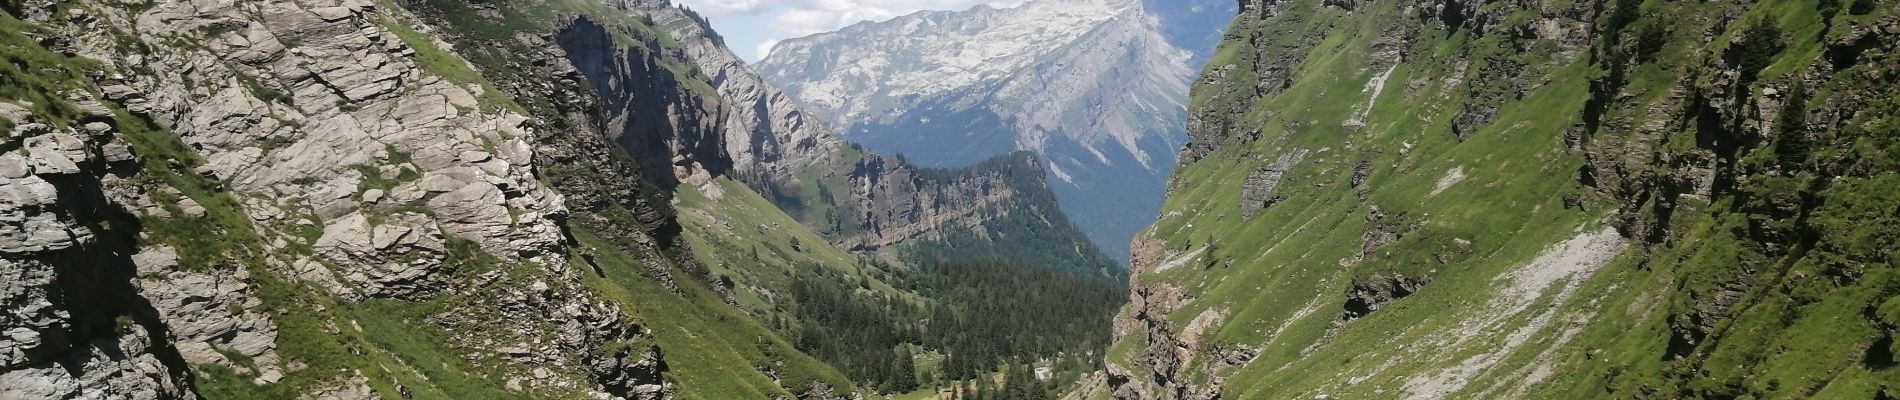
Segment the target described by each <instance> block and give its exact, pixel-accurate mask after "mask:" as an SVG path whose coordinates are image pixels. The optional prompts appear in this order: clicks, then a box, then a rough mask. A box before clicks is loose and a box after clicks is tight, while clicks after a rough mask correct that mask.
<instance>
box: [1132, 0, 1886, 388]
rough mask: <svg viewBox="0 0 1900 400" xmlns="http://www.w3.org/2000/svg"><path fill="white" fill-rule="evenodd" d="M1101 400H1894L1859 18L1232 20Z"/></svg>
mask: <svg viewBox="0 0 1900 400" xmlns="http://www.w3.org/2000/svg"><path fill="white" fill-rule="evenodd" d="M1243 4H1244V10H1243V11H1242V15H1241V16H1239V18H1238V19H1237V20H1236V21H1235V22H1234V25H1233V26H1232V28H1231V30H1230V32H1229V33H1228V36H1227V42H1226V44H1224V45H1223V46H1222V47H1221V49H1220V51H1219V53H1218V55H1217V56H1216V57H1215V59H1214V60H1213V61H1212V62H1211V64H1210V65H1209V67H1208V69H1207V70H1206V71H1205V73H1204V76H1203V79H1202V81H1201V82H1200V84H1199V85H1198V86H1197V87H1196V89H1195V92H1194V96H1193V97H1194V105H1193V107H1192V109H1191V114H1192V116H1191V118H1190V119H1191V120H1190V122H1189V124H1190V125H1189V130H1190V135H1191V136H1192V143H1190V144H1189V146H1188V148H1187V149H1186V150H1184V151H1183V155H1182V159H1183V160H1185V162H1186V163H1185V164H1184V165H1183V166H1182V167H1181V168H1180V170H1179V171H1178V172H1177V173H1176V174H1175V176H1174V178H1173V183H1172V184H1171V190H1172V194H1171V195H1170V197H1169V201H1168V205H1167V207H1166V208H1165V210H1164V215H1163V216H1162V217H1161V218H1160V219H1159V221H1157V223H1156V224H1155V225H1154V227H1152V228H1151V229H1150V230H1149V231H1148V232H1147V233H1146V234H1145V235H1143V236H1142V238H1140V239H1138V240H1137V241H1136V243H1135V245H1134V249H1133V259H1134V260H1135V262H1134V266H1135V268H1134V271H1133V274H1134V278H1133V280H1134V282H1135V285H1134V289H1133V296H1134V297H1133V298H1132V301H1133V302H1132V303H1131V305H1130V306H1129V307H1127V308H1125V309H1124V310H1123V313H1122V316H1121V318H1120V319H1119V320H1118V322H1117V324H1116V327H1115V333H1116V337H1117V341H1116V345H1115V347H1114V348H1113V350H1112V351H1111V352H1110V356H1109V363H1110V366H1109V372H1110V376H1109V377H1108V379H1107V380H1108V382H1110V383H1111V384H1112V385H1113V387H1112V388H1111V389H1112V391H1113V394H1114V395H1115V397H1117V398H1163V399H1205V398H1216V397H1219V398H1325V397H1331V398H1629V397H1644V398H1649V397H1658V398H1678V397H1689V398H1810V397H1811V398H1890V397H1894V396H1897V395H1900V387H1896V385H1895V384H1894V382H1900V370H1896V369H1894V368H1893V366H1894V361H1893V356H1892V354H1893V351H1894V350H1895V349H1896V348H1895V347H1894V346H1895V345H1894V342H1893V338H1894V336H1895V329H1896V327H1897V326H1900V324H1897V322H1900V315H1896V314H1895V310H1900V300H1895V299H1896V296H1895V295H1896V294H1900V269H1896V268H1894V264H1893V256H1894V250H1893V249H1894V247H1893V244H1894V243H1892V240H1893V239H1892V237H1894V233H1896V232H1900V225H1895V222H1896V221H1897V220H1896V219H1895V218H1896V214H1895V210H1896V209H1900V208H1897V207H1900V198H1897V197H1895V196H1894V193H1896V190H1897V189H1900V187H1896V186H1895V185H1896V184H1900V176H1897V175H1896V174H1895V171H1896V165H1895V161H1896V160H1900V158H1895V157H1896V154H1897V153H1895V150H1893V149H1892V147H1891V146H1890V145H1891V141H1892V140H1893V139H1894V138H1895V132H1896V128H1897V125H1895V123H1896V121H1900V118H1896V116H1895V114H1894V111H1895V107H1896V106H1900V103H1896V102H1895V100H1894V99H1895V97H1894V95H1895V94H1896V93H1895V89H1894V88H1895V87H1896V86H1895V85H1894V83H1895V82H1896V76H1897V74H1900V59H1896V58H1895V57H1896V56H1895V53H1894V43H1896V39H1897V38H1900V36H1897V35H1900V14H1896V13H1895V12H1894V10H1895V8H1894V5H1893V4H1891V3H1886V2H1877V1H1838V2H1836V1H1828V2H1820V3H1816V2H1805V1H1761V2H1749V3H1679V2H1661V1H1648V2H1644V1H1640V0H1624V1H1613V2H1526V1H1486V2H1475V3H1474V2H1461V1H1426V2H1375V1H1333V0H1326V1H1319V0H1313V1H1304V0H1292V1H1272V0H1266V1H1258V0H1256V1H1247V2H1244V3H1243Z"/></svg>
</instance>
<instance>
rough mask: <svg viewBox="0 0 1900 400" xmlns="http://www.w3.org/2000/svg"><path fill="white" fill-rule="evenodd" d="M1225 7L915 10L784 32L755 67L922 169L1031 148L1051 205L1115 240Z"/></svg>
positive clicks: (1167, 146) (1103, 239)
mask: <svg viewBox="0 0 1900 400" xmlns="http://www.w3.org/2000/svg"><path fill="white" fill-rule="evenodd" d="M1236 7H1237V6H1236V4H1235V3H1234V2H1231V1H1214V0H1194V1H1190V2H1188V4H1181V3H1179V2H1160V1H1148V2H1142V1H1137V0H1039V1H1032V2H1029V3H1027V4H1024V5H1022V6H1019V7H1014V8H1004V9H998V8H992V7H977V8H973V9H970V10H966V11H959V12H923V13H917V14H912V15H909V16H905V17H900V18H896V19H893V20H890V21H884V22H876V23H861V24H857V25H853V26H850V27H847V28H845V29H843V30H840V31H837V32H830V33H822V34H818V35H813V36H809V37H805V38H799V39H793V40H787V41H785V42H784V43H781V44H780V45H779V46H778V47H777V48H776V49H774V50H773V51H772V53H771V55H769V56H768V57H766V59H764V60H762V61H761V62H760V63H759V64H758V65H757V66H756V67H757V69H758V70H759V72H760V73H761V74H762V75H764V77H765V79H766V80H767V81H769V82H771V83H773V84H775V85H777V86H779V87H780V88H781V89H783V90H785V92H786V93H787V94H790V95H792V96H793V97H795V98H797V99H799V101H800V102H802V103H804V104H805V106H806V107H805V110H807V111H808V112H811V113H814V114H815V115H816V116H817V117H819V118H820V119H822V120H824V121H826V122H827V123H829V124H831V125H832V126H834V127H836V128H837V129H839V130H840V131H842V132H845V133H846V136H847V137H849V138H850V139H852V140H854V141H857V142H859V143H862V144H864V145H865V146H866V147H868V148H870V149H872V150H875V151H878V152H884V153H902V154H904V155H906V156H907V157H908V158H909V159H910V160H912V161H915V162H918V163H920V164H922V165H926V166H936V167H953V166H963V165H970V164H975V163H978V162H981V161H983V160H986V159H989V158H991V157H995V156H997V155H1001V154H1007V153H1009V152H1011V151H1016V150H1029V151H1034V152H1037V153H1040V154H1042V155H1043V157H1042V158H1043V160H1044V163H1045V164H1046V165H1045V169H1046V170H1047V174H1048V175H1049V178H1050V179H1049V180H1050V182H1051V184H1052V186H1054V188H1055V190H1056V194H1057V197H1058V198H1059V200H1060V201H1061V203H1062V208H1063V210H1064V211H1065V212H1066V213H1068V214H1069V215H1070V217H1071V218H1072V219H1073V220H1075V221H1076V223H1077V224H1078V225H1080V226H1081V227H1082V229H1083V230H1084V231H1085V232H1086V233H1087V234H1088V235H1089V237H1090V239H1091V240H1094V241H1095V242H1096V243H1097V244H1098V245H1100V246H1102V247H1103V248H1105V249H1121V248H1124V247H1125V246H1127V244H1128V241H1129V239H1130V238H1132V237H1133V235H1134V233H1135V231H1137V230H1139V229H1141V228H1142V227H1143V226H1146V225H1147V224H1148V223H1149V222H1151V221H1152V219H1153V218H1154V216H1155V213H1156V212H1157V211H1158V210H1159V209H1160V207H1161V202H1162V197H1163V192H1164V190H1163V188H1164V186H1165V182H1166V180H1167V177H1168V174H1169V173H1170V172H1171V171H1172V169H1173V166H1174V164H1175V152H1176V150H1178V149H1179V148H1180V146H1181V145H1182V144H1183V143H1184V141H1185V138H1186V136H1185V134H1184V133H1183V132H1182V127H1183V126H1185V122H1184V115H1185V113H1184V110H1185V109H1186V103H1187V88H1188V84H1189V83H1190V82H1191V81H1192V79H1193V77H1194V76H1195V75H1196V74H1197V73H1198V72H1199V70H1200V66H1201V65H1200V64H1201V61H1202V60H1204V59H1206V58H1207V56H1208V55H1209V54H1210V53H1211V52H1212V48H1213V46H1214V44H1216V43H1218V41H1219V39H1220V35H1221V32H1222V31H1223V30H1224V29H1225V28H1226V26H1227V21H1228V20H1229V19H1231V18H1232V16H1233V15H1234V13H1235V12H1236V11H1235V8H1236ZM1110 253H1111V254H1113V255H1115V256H1116V257H1118V258H1119V257H1125V255H1124V254H1121V253H1122V252H1121V251H1114V250H1111V251H1110Z"/></svg>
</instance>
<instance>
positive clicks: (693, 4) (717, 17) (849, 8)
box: [675, 0, 1023, 61]
mask: <svg viewBox="0 0 1900 400" xmlns="http://www.w3.org/2000/svg"><path fill="white" fill-rule="evenodd" d="M675 1H676V2H678V3H680V4H684V5H686V6H687V7H690V8H692V9H693V10H697V11H699V13H700V14H703V15H705V16H706V18H708V19H711V20H712V23H713V29H717V30H719V34H720V35H722V36H725V38H726V45H727V46H730V47H732V51H733V52H735V53H739V56H740V57H744V58H745V59H746V60H747V61H758V60H759V58H762V57H764V56H765V51H766V50H767V49H770V48H771V46H772V45H774V44H777V43H778V42H779V41H780V40H785V39H790V38H796V37H803V36H807V35H811V34H814V33H821V32H830V31H834V30H838V29H839V28H843V27H845V26H849V25H851V24H855V23H858V22H862V21H883V20H887V19H891V18H895V17H898V16H902V15H907V14H910V13H914V12H918V11H924V10H963V9H968V8H970V7H974V6H976V5H978V4H988V5H991V6H995V7H1012V6H1016V5H1018V4H1022V3H1023V0H675Z"/></svg>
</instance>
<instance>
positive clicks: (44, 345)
mask: <svg viewBox="0 0 1900 400" xmlns="http://www.w3.org/2000/svg"><path fill="white" fill-rule="evenodd" d="M71 100H72V102H73V103H79V104H96V103H90V99H89V98H87V97H84V96H77V97H75V98H73V99H71ZM81 110H82V112H83V113H84V114H83V115H82V118H83V119H82V121H85V122H86V123H85V124H82V125H81V126H88V125H89V126H90V128H89V129H88V130H89V131H90V132H81V131H79V130H75V129H71V128H55V127H53V126H51V125H49V124H46V123H44V122H42V121H43V120H41V119H39V116H37V115H33V114H31V113H26V112H24V107H19V106H16V105H9V106H5V107H0V112H5V113H7V114H8V115H7V119H8V120H9V121H13V122H16V123H21V124H20V125H18V126H16V127H15V129H14V130H13V132H12V133H11V135H9V136H8V137H7V138H5V139H0V149H4V152H3V153H0V306H4V310H5V311H3V312H0V398H21V399H40V398H141V399H189V398H193V397H194V396H193V395H192V393H191V392H190V391H189V390H188V389H187V388H186V387H185V382H186V378H185V376H186V374H187V373H188V371H187V369H186V368H187V367H186V364H185V363H184V362H182V360H180V359H179V356H178V351H177V350H176V349H174V348H172V343H171V342H170V341H169V340H166V338H168V337H172V336H175V334H173V333H171V332H167V331H166V330H165V329H163V328H161V327H165V326H166V325H165V324H161V323H158V321H159V320H160V319H161V318H162V317H161V316H160V313H159V312H155V310H154V309H153V308H151V307H150V305H149V300H147V298H150V297H152V295H153V294H154V293H155V292H159V291H162V290H148V288H144V287H141V286H142V284H143V283H144V281H143V280H142V279H139V278H138V277H136V276H133V275H130V274H128V273H127V271H128V270H130V269H131V265H130V264H132V263H131V260H128V259H127V258H126V257H125V252H128V251H130V248H129V246H128V245H127V242H126V238H124V237H122V236H120V235H121V234H120V233H114V232H109V231H107V230H106V229H105V227H104V226H103V225H102V224H103V223H110V222H107V221H111V220H114V219H116V218H120V217H122V216H119V215H116V214H117V213H122V211H119V210H123V209H124V206H123V204H124V203H123V199H124V198H125V197H127V196H125V195H124V194H123V192H121V190H123V186H120V185H113V184H108V183H106V182H107V181H113V180H117V178H116V177H114V176H111V175H110V174H109V173H108V172H107V171H108V169H110V168H112V167H113V166H112V165H111V164H112V163H110V162H108V161H107V158H106V157H104V156H103V154H104V153H105V151H104V148H105V147H106V143H107V142H108V141H109V140H110V139H111V138H110V136H111V133H112V131H113V129H112V126H113V125H114V124H115V123H116V122H115V121H114V120H113V119H112V115H111V112H110V111H109V110H104V109H100V108H94V107H82V108H81ZM97 210H107V211H106V212H103V213H101V212H97ZM253 317H254V318H255V319H253V320H252V325H253V326H255V327H261V328H262V329H264V330H268V329H271V328H269V321H268V320H267V319H265V318H263V317H262V316H253ZM251 344H253V345H256V346H255V348H253V349H251V350H252V351H254V352H256V353H258V354H268V353H269V352H270V349H271V348H272V347H274V345H271V344H263V343H256V342H254V341H253V342H251Z"/></svg>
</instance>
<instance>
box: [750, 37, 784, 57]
mask: <svg viewBox="0 0 1900 400" xmlns="http://www.w3.org/2000/svg"><path fill="white" fill-rule="evenodd" d="M778 42H780V41H779V40H775V39H768V40H766V41H764V42H759V47H758V48H757V49H754V50H753V51H756V52H758V53H757V54H758V55H757V56H754V57H752V59H754V60H764V59H765V56H769V55H772V48H773V47H778Z"/></svg>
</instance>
